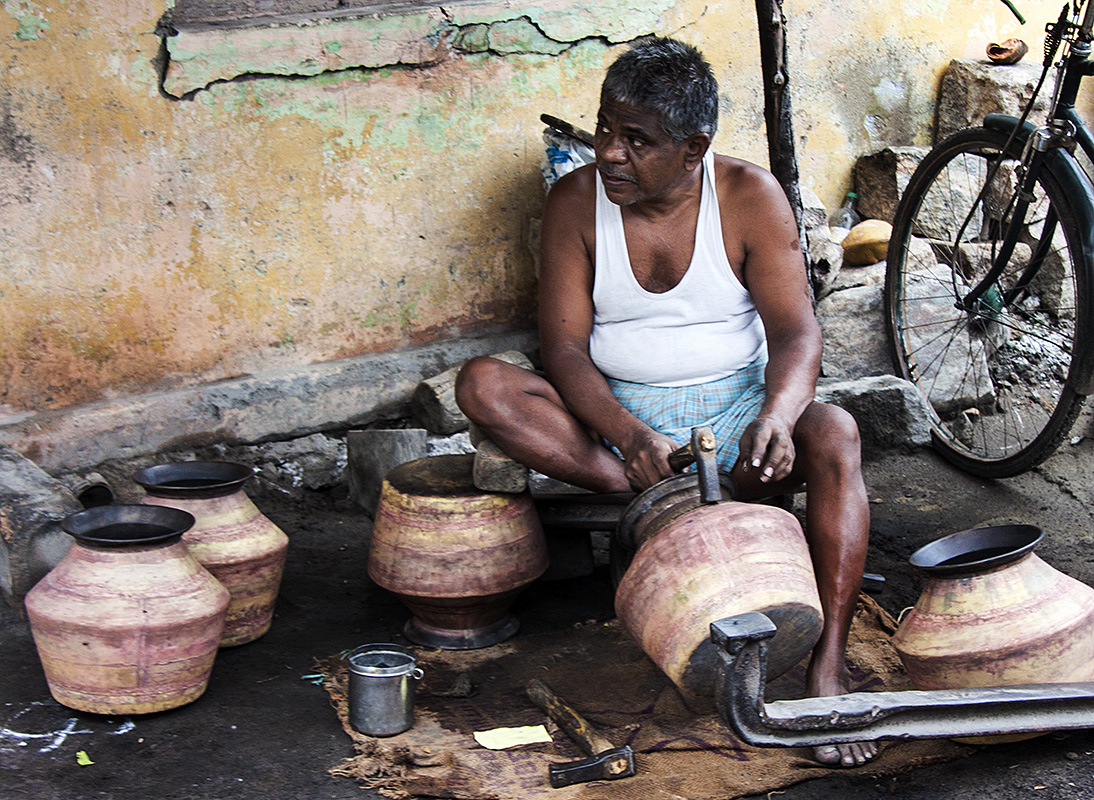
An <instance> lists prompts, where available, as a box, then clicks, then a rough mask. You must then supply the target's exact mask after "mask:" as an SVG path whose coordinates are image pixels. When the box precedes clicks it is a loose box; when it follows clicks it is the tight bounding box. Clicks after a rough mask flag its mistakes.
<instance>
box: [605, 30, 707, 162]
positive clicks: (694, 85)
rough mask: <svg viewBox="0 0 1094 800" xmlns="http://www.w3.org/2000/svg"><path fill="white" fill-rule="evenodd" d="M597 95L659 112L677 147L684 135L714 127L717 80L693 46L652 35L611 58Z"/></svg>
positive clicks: (666, 131)
mask: <svg viewBox="0 0 1094 800" xmlns="http://www.w3.org/2000/svg"><path fill="white" fill-rule="evenodd" d="M600 97H601V100H602V101H603V99H604V98H609V99H611V100H614V101H616V102H619V103H629V104H631V105H636V106H640V107H641V108H644V109H647V110H649V111H654V112H656V113H658V114H660V115H661V125H662V127H664V129H665V133H667V134H668V135H669V136H671V137H672V140H673V142H674V143H675V144H676V145H677V146H679V145H680V144H681V143H682V142H683V141H684V140H685V139H687V138H688V137H689V136H694V135H695V134H697V133H705V134H707V135H708V136H710V137H711V138H714V132H715V131H717V130H718V81H717V80H716V79H715V77H714V72H713V71H712V70H711V68H710V64H709V63H708V62H707V60H706V59H705V58H704V57H703V54H702V53H700V52H699V51H698V50H697V49H695V48H694V47H692V46H691V45H690V44H685V43H684V42H681V41H678V40H676V39H668V38H665V39H662V38H660V37H657V36H652V37H650V38H648V39H644V40H642V41H641V42H639V43H638V44H636V45H635V46H634V47H632V48H631V49H630V50H628V51H627V52H625V53H624V54H623V55H621V56H620V57H619V58H617V59H616V60H615V63H613V64H612V65H611V66H610V67H608V73H607V75H605V77H604V85H603V86H602V87H601V90H600Z"/></svg>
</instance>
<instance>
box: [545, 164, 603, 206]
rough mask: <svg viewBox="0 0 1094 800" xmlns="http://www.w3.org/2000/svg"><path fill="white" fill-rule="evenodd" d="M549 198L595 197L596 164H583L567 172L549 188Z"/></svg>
mask: <svg viewBox="0 0 1094 800" xmlns="http://www.w3.org/2000/svg"><path fill="white" fill-rule="evenodd" d="M550 196H552V197H555V196H565V197H567V198H571V199H575V198H579V197H586V198H592V197H595V196H596V164H585V165H584V166H581V167H578V168H577V169H575V170H572V171H570V172H567V173H566V174H565V175H563V176H562V177H561V178H559V179H558V180H557V181H555V185H554V186H552V187H551V192H550Z"/></svg>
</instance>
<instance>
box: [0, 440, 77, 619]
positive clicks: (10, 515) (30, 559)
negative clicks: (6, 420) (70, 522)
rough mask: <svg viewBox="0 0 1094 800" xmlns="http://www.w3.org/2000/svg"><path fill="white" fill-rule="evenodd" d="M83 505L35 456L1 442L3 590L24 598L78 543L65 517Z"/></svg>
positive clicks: (14, 602) (13, 601)
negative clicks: (64, 525)
mask: <svg viewBox="0 0 1094 800" xmlns="http://www.w3.org/2000/svg"><path fill="white" fill-rule="evenodd" d="M81 510H83V506H82V505H81V504H80V502H79V501H78V500H77V499H76V495H74V494H73V493H72V491H71V490H70V489H69V488H68V487H67V486H65V485H64V484H63V483H61V482H60V481H58V480H56V479H55V478H53V477H51V476H50V475H48V474H47V473H46V472H44V471H43V470H42V469H41V468H39V467H38V465H37V464H35V463H34V462H33V461H31V460H29V459H27V458H24V457H23V456H21V455H19V453H17V452H15V451H14V450H12V449H11V448H10V447H5V446H4V445H0V594H2V595H3V598H4V601H5V602H7V603H8V605H10V606H12V607H13V608H15V609H17V610H19V611H20V612H22V607H23V598H24V597H26V594H27V592H29V591H30V590H31V589H32V588H33V587H34V584H36V583H37V582H38V581H39V580H40V579H41V578H42V576H44V575H45V574H46V573H47V572H49V571H50V570H51V569H53V567H54V566H56V565H57V562H58V561H60V560H61V558H62V557H63V556H64V554H65V553H67V552H68V548H69V547H70V546H71V545H72V537H71V536H69V535H68V534H67V533H65V532H64V531H63V530H61V526H60V523H61V520H63V519H64V518H65V517H67V516H69V515H70V514H74V513H76V512H78V511H81Z"/></svg>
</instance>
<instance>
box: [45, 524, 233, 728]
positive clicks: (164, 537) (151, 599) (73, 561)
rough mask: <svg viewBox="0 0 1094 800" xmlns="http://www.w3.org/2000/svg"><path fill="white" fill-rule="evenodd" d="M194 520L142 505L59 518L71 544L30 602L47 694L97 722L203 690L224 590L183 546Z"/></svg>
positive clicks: (169, 704) (171, 703) (177, 702)
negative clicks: (93, 716)
mask: <svg viewBox="0 0 1094 800" xmlns="http://www.w3.org/2000/svg"><path fill="white" fill-rule="evenodd" d="M193 522H194V518H193V516H192V515H190V514H188V513H186V512H185V511H181V510H178V509H173V508H157V507H155V506H143V505H111V506H99V507H95V508H91V509H88V510H86V511H81V512H79V513H78V514H73V515H72V516H69V517H66V518H65V519H64V520H63V521H62V523H61V527H62V528H63V529H64V531H65V532H66V533H68V534H69V535H71V536H72V537H73V538H74V539H75V540H76V541H75V543H74V544H73V545H72V547H71V548H69V551H68V553H67V554H66V555H65V556H64V558H62V559H61V561H60V562H59V563H58V564H57V566H56V567H54V568H53V569H52V570H51V571H50V572H49V573H48V574H47V575H46V576H45V577H44V578H42V580H41V581H39V582H38V583H37V584H36V585H35V587H34V588H33V589H31V591H30V592H29V593H28V594H27V597H26V609H27V617H28V619H29V621H30V628H31V632H32V634H33V636H34V644H35V646H36V647H37V649H38V655H39V658H40V659H41V661H42V667H43V669H44V670H45V674H46V681H47V683H48V684H49V690H50V693H51V694H52V695H53V697H54V699H56V700H57V702H58V703H61V704H62V705H64V706H68V707H69V708H74V709H77V710H79V711H90V712H94V713H98V714H146V713H150V712H153V711H164V710H166V709H169V708H175V707H177V706H181V705H185V704H186V703H189V702H192V701H194V700H196V699H197V698H198V697H199V696H201V694H202V692H204V691H205V687H206V685H207V683H208V681H209V674H210V671H211V670H212V668H213V661H214V659H215V657H216V653H217V648H218V646H219V643H220V637H221V633H222V632H223V630H224V620H225V614H226V612H227V609H228V597H229V595H228V591H227V589H225V588H224V587H223V586H222V585H221V584H220V583H219V582H218V581H217V580H216V579H215V578H213V576H212V575H210V574H209V572H208V571H207V570H206V569H205V568H204V567H202V566H201V564H200V563H198V560H197V559H196V558H194V556H193V555H192V554H191V553H190V551H189V549H188V548H187V547H186V545H184V544H183V543H182V536H183V534H184V532H185V531H186V530H187V529H188V528H189V527H190V526H191V525H193Z"/></svg>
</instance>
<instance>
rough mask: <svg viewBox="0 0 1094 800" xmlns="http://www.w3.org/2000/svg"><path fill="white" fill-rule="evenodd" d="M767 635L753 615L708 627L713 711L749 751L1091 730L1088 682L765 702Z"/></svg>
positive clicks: (1092, 694)
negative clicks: (713, 653)
mask: <svg viewBox="0 0 1094 800" xmlns="http://www.w3.org/2000/svg"><path fill="white" fill-rule="evenodd" d="M774 635H775V625H774V624H773V623H772V622H771V620H770V619H768V617H767V616H765V615H764V614H760V613H756V612H753V613H749V614H741V615H739V616H735V617H727V618H726V619H720V620H718V621H716V622H713V623H711V625H710V636H711V641H712V642H713V643H714V645H715V648H716V650H717V652H718V655H719V657H720V658H721V662H722V663H721V664H720V665H719V669H718V671H717V677H716V679H715V680H716V685H715V698H716V700H717V704H718V712H719V713H720V714H721V716H722V719H723V720H724V721H725V723H726V725H728V726H729V727H730V729H732V730H733V731H734V732H735V733H736V734H737V735H738V736H739V737H740V738H741V739H742V740H743V741H745V742H747V743H748V744H751V745H755V746H757V747H805V746H815V745H823V744H841V743H846V742H865V741H875V740H878V739H940V738H950V737H955V736H989V735H997V734H1014V733H1043V732H1046V731H1055V730H1074V729H1078V728H1094V682H1085V683H1038V684H1024V685H1021V686H990V687H984V688H977V689H943V690H932V691H903V692H853V693H851V694H845V695H839V696H836V697H810V698H806V699H803V700H779V701H775V702H771V703H765V702H764V699H763V695H764V685H765V683H766V678H767V640H768V639H770V638H771V637H772V636H774Z"/></svg>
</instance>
